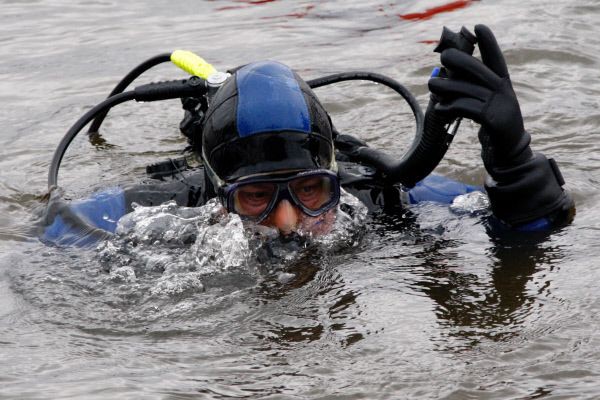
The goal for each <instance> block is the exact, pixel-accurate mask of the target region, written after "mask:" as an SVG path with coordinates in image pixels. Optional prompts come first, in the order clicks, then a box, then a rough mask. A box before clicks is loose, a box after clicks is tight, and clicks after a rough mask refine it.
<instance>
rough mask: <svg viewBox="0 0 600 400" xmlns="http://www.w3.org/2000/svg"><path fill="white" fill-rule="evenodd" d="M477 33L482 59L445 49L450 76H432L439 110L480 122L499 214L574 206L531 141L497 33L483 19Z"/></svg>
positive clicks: (515, 219)
mask: <svg viewBox="0 0 600 400" xmlns="http://www.w3.org/2000/svg"><path fill="white" fill-rule="evenodd" d="M475 34H476V36H477V41H478V45H479V50H480V52H481V58H482V60H483V62H481V61H479V60H477V59H476V58H474V57H473V56H470V55H468V54H466V53H464V52H461V51H458V50H456V49H452V48H451V49H447V50H444V51H443V52H442V55H441V61H442V64H443V65H444V67H445V68H446V69H447V70H448V71H449V74H448V76H449V77H448V78H432V79H430V80H429V89H430V90H431V92H432V93H434V94H435V95H436V96H437V98H438V99H439V104H437V105H436V106H435V109H436V111H438V112H440V113H442V114H448V115H452V116H454V117H465V118H469V119H472V120H473V121H475V122H477V123H479V124H481V128H480V130H479V141H480V142H481V145H482V158H483V161H484V165H485V168H486V170H487V171H488V173H489V175H490V176H491V178H492V179H488V180H487V181H486V185H485V186H486V190H487V192H488V195H489V197H490V201H491V203H492V210H493V211H494V214H495V215H496V216H497V217H499V218H500V219H502V220H504V221H506V222H508V223H509V224H513V225H515V224H521V223H525V222H529V221H532V220H535V219H538V218H541V217H545V216H548V215H550V214H552V213H554V212H555V211H557V210H560V209H564V208H570V207H571V206H572V200H571V199H570V197H569V196H568V195H567V194H566V193H565V192H564V191H563V190H562V188H561V186H562V185H563V184H564V181H563V179H562V176H561V174H560V171H559V170H558V167H557V166H556V163H555V162H554V160H548V159H547V158H546V157H545V156H544V155H542V154H539V153H533V152H532V151H531V148H530V147H529V143H530V141H531V137H530V135H529V134H528V133H527V132H526V131H525V129H524V126H523V117H522V116H521V109H520V107H519V102H518V100H517V96H516V95H515V92H514V90H513V88H512V84H511V81H510V77H509V75H508V68H507V66H506V62H505V61H504V56H503V55H502V52H501V51H500V48H499V47H498V43H497V42H496V38H495V37H494V35H493V33H492V32H491V30H490V29H489V28H488V27H487V26H485V25H477V26H476V27H475Z"/></svg>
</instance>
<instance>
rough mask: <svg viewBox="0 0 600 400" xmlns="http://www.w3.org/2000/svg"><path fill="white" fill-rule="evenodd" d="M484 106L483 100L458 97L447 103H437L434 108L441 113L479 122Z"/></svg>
mask: <svg viewBox="0 0 600 400" xmlns="http://www.w3.org/2000/svg"><path fill="white" fill-rule="evenodd" d="M484 108H485V103H484V102H483V101H480V100H477V99H471V98H464V97H461V98H458V99H456V100H454V101H451V102H448V103H438V104H436V105H435V110H436V111H438V112H440V113H442V114H449V115H452V116H455V117H464V118H469V119H472V120H473V121H475V122H477V123H481V115H482V113H483V110H484Z"/></svg>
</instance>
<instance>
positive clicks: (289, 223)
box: [271, 199, 299, 235]
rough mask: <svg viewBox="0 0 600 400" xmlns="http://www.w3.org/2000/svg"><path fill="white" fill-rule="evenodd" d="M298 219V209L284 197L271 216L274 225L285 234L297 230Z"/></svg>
mask: <svg viewBox="0 0 600 400" xmlns="http://www.w3.org/2000/svg"><path fill="white" fill-rule="evenodd" d="M298 220H299V218H298V210H297V209H296V207H294V206H293V205H292V204H291V203H290V202H289V201H288V200H287V199H283V200H281V201H280V202H279V204H277V207H276V208H275V210H274V211H273V214H272V218H271V221H272V224H273V226H274V227H275V228H277V229H279V232H281V233H282V234H284V235H288V234H290V233H292V232H293V231H295V230H296V227H297V226H298Z"/></svg>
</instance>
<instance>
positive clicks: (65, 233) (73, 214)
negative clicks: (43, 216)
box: [41, 188, 126, 246]
mask: <svg viewBox="0 0 600 400" xmlns="http://www.w3.org/2000/svg"><path fill="white" fill-rule="evenodd" d="M125 213H126V206H125V196H124V192H123V189H121V188H111V189H107V190H103V191H101V192H97V193H94V194H93V195H92V196H91V197H89V198H87V199H83V200H76V201H73V202H65V201H63V200H60V199H57V200H53V201H51V204H50V205H49V207H48V215H47V220H48V225H47V226H46V227H45V229H44V232H43V234H42V237H41V239H42V240H43V241H45V242H48V243H52V244H56V245H63V246H72V245H76V246H87V245H90V244H93V243H95V242H97V241H98V240H99V239H101V238H102V237H106V236H110V234H111V233H114V232H115V229H116V228H117V222H118V220H119V219H120V218H121V217H122V216H123V215H125Z"/></svg>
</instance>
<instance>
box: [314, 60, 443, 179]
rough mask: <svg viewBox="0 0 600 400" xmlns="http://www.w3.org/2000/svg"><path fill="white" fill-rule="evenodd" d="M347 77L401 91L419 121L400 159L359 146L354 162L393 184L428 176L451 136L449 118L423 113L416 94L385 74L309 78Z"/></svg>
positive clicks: (318, 83)
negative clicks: (364, 165)
mask: <svg viewBox="0 0 600 400" xmlns="http://www.w3.org/2000/svg"><path fill="white" fill-rule="evenodd" d="M347 80H369V81H373V82H377V83H381V84H383V85H385V86H387V87H389V88H391V89H393V90H395V91H396V92H397V93H399V94H400V95H401V96H402V97H403V98H404V99H405V100H406V102H407V103H408V104H409V106H410V108H411V109H412V111H413V114H414V116H415V122H416V126H417V127H416V134H415V137H414V139H413V141H412V144H411V146H410V148H409V149H408V151H407V152H406V154H405V155H404V156H403V157H402V158H400V157H398V156H395V155H390V154H387V153H385V152H384V151H382V150H377V149H373V148H370V147H366V146H365V147H359V148H358V149H357V150H354V151H353V152H352V154H351V158H352V159H353V160H354V161H358V162H362V163H365V164H368V165H371V166H373V167H375V168H376V169H377V171H379V172H380V173H381V174H382V175H383V176H384V178H385V179H386V180H387V181H388V182H390V183H396V182H400V183H401V184H403V185H404V186H406V187H413V186H414V185H415V184H416V183H417V182H419V181H420V180H422V179H423V178H425V177H426V176H427V175H429V174H430V173H431V172H432V171H433V170H434V169H435V167H436V166H437V165H438V164H439V162H440V161H441V160H442V158H443V157H444V155H445V154H446V151H447V150H448V145H449V144H450V141H451V139H452V136H451V135H448V133H447V132H446V125H447V124H448V121H447V120H446V119H445V118H439V116H438V115H437V114H436V113H434V112H431V111H432V110H429V108H430V107H432V105H431V102H430V105H429V107H428V110H429V111H430V112H428V113H426V117H425V118H424V117H423V112H422V111H421V107H420V106H419V103H418V102H417V100H416V99H415V97H414V96H413V95H412V94H411V93H410V92H409V91H408V89H406V88H405V87H404V86H402V85H401V84H400V83H398V82H397V81H395V80H393V79H390V78H388V77H386V76H383V75H379V74H374V73H370V72H348V73H342V74H335V75H330V76H326V77H323V78H318V79H313V80H310V81H308V84H309V85H310V86H311V87H312V88H318V87H321V86H324V85H328V84H330V83H335V82H340V81H347Z"/></svg>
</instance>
